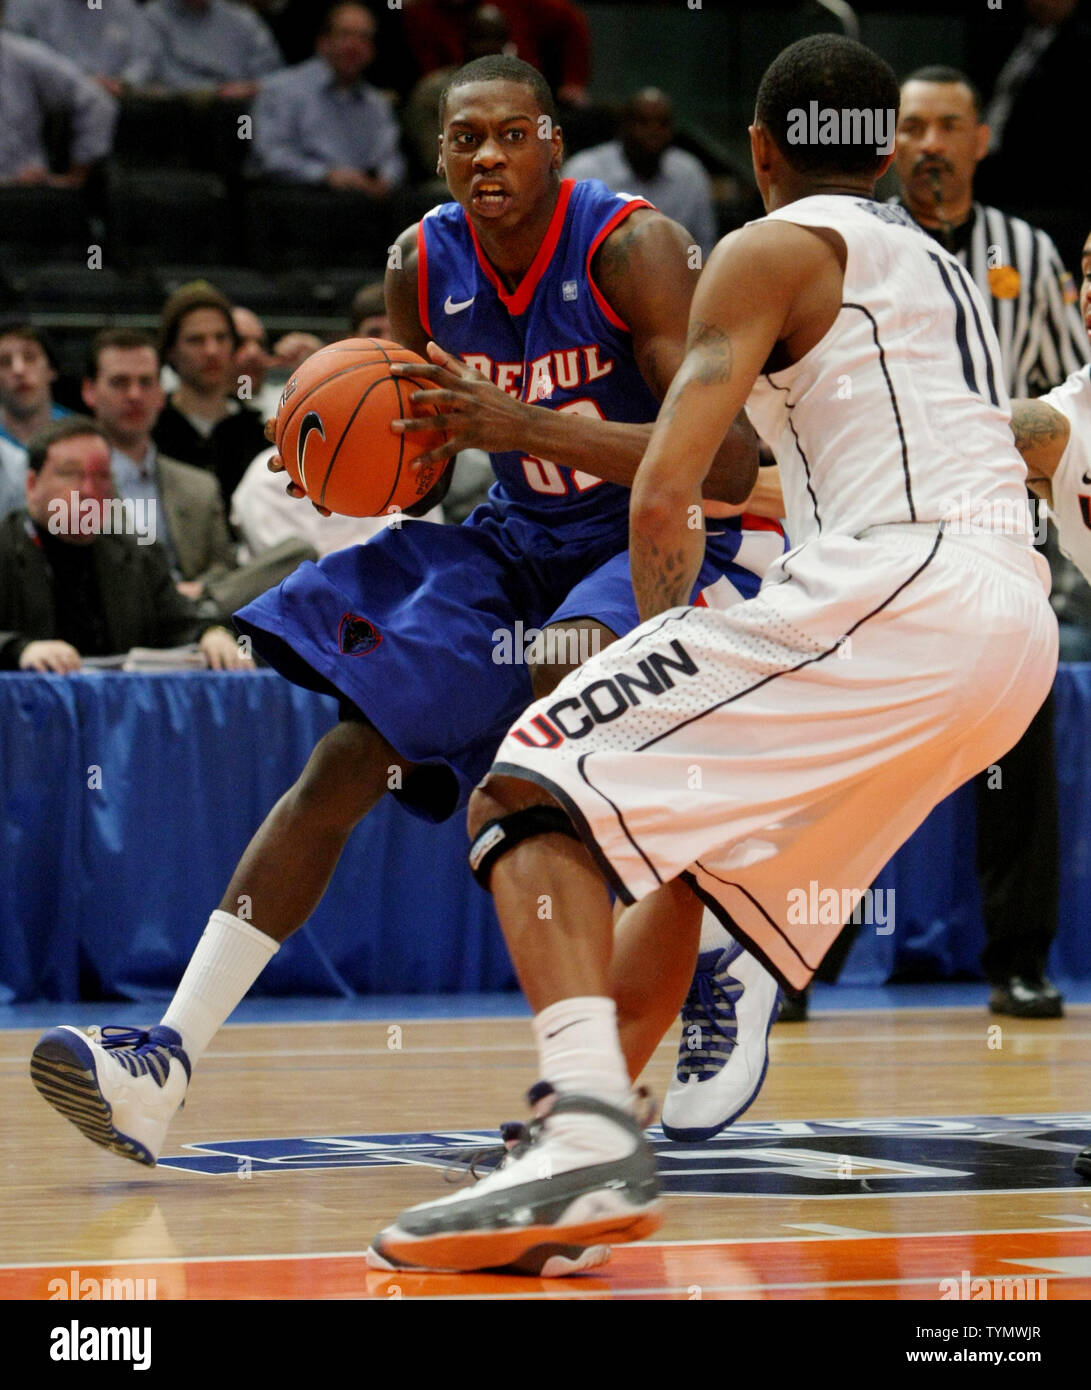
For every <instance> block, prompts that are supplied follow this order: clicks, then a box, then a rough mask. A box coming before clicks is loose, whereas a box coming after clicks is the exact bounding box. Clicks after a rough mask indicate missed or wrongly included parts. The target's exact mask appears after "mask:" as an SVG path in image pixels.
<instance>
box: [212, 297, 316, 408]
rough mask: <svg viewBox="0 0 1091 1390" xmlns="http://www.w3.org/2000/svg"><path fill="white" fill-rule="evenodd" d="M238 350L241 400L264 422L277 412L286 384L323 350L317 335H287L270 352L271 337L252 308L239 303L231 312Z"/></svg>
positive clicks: (237, 381) (237, 367)
mask: <svg viewBox="0 0 1091 1390" xmlns="http://www.w3.org/2000/svg"><path fill="white" fill-rule="evenodd" d="M231 319H232V322H233V323H234V325H235V334H236V337H237V339H238V344H239V345H238V347H237V348H236V349H235V380H236V383H237V394H238V397H239V400H240V401H250V402H251V404H252V405H253V407H254V409H255V410H256V411H257V412H258V414H259V415H260V416H261V418H262V419H263V420H269V419H271V418H272V416H274V415H275V414H276V413H277V407H278V406H279V405H280V392H281V389H282V387H283V386H284V383H285V382H286V381H287V380H288V378H289V377H290V376H291V374H292V373H293V372H294V371H295V369H296V368H297V367H298V366H299V364H300V363H301V362H304V361H305V360H306V359H307V358H308V357H310V355H311V353H312V352H317V351H318V349H319V348H320V347H322V345H323V344H322V339H321V338H319V337H318V336H317V334H314V333H300V332H298V331H296V332H293V333H285V334H284V336H283V337H282V338H279V339H278V340H277V344H276V346H275V347H274V348H273V351H272V352H270V351H269V334H268V333H267V332H266V331H265V325H264V324H263V323H262V321H261V319H260V318H258V316H257V314H255V313H254V311H253V309H244V308H243V307H242V306H241V305H239V304H236V305H235V307H234V308H233V309H232V310H231Z"/></svg>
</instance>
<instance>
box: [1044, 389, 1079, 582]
mask: <svg viewBox="0 0 1091 1390" xmlns="http://www.w3.org/2000/svg"><path fill="white" fill-rule="evenodd" d="M1040 399H1041V400H1043V401H1045V403H1046V404H1047V405H1051V406H1052V407H1053V409H1054V410H1059V411H1060V412H1061V414H1062V415H1063V416H1064V417H1065V419H1066V420H1067V421H1068V423H1069V434H1068V444H1067V445H1066V447H1065V451H1064V453H1063V454H1062V455H1061V461H1060V463H1058V465H1057V467H1056V469H1055V470H1054V473H1053V506H1052V507H1051V508H1050V511H1051V513H1052V516H1053V520H1054V522H1055V523H1056V526H1057V537H1058V539H1059V541H1060V545H1061V550H1062V551H1063V552H1064V554H1065V555H1067V556H1068V558H1069V559H1070V560H1071V561H1072V563H1073V564H1074V565H1075V566H1076V567H1077V568H1078V569H1079V570H1080V572H1081V573H1082V574H1083V576H1084V578H1085V579H1087V580H1088V581H1089V582H1091V367H1081V368H1080V370H1079V371H1078V372H1073V373H1072V375H1071V376H1070V377H1069V378H1068V380H1067V381H1062V382H1061V384H1060V386H1055V387H1054V388H1053V390H1052V391H1050V392H1048V393H1047V394H1046V395H1044V396H1042V397H1040Z"/></svg>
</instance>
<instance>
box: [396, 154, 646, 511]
mask: <svg viewBox="0 0 1091 1390" xmlns="http://www.w3.org/2000/svg"><path fill="white" fill-rule="evenodd" d="M650 206H651V204H650V203H648V202H646V201H645V200H644V199H643V198H634V197H631V196H629V195H628V194H618V193H611V192H610V190H609V189H608V188H607V187H606V185H605V184H603V183H600V182H599V181H598V180H597V179H588V180H586V181H584V182H580V183H575V182H573V180H571V179H565V180H564V181H563V182H562V184H561V187H560V194H559V196H558V198H557V206H556V208H555V210H554V213H553V217H552V220H551V221H550V224H549V228H548V230H547V231H546V234H545V238H544V240H543V241H542V245H541V247H540V249H539V251H538V254H537V255H536V256H535V258H534V262H533V264H532V265H531V267H530V269H529V270H528V271H527V273H526V275H525V276H524V277H523V280H522V282H521V283H520V284H519V285H518V286H517V288H516V289H515V290H513V291H511V292H510V293H509V292H508V291H507V290H506V289H505V288H504V285H503V282H502V281H501V280H500V277H499V276H498V275H497V273H496V271H495V270H494V269H493V267H492V265H491V264H490V262H489V260H488V258H487V257H486V255H485V253H484V251H483V250H482V249H481V246H480V244H479V242H478V240H477V236H476V234H475V233H474V229H473V226H472V225H471V223H470V222H469V220H468V219H467V217H466V214H465V212H464V211H463V210H462V208H461V207H460V206H459V205H458V203H444V204H443V205H442V206H440V207H437V208H433V209H432V211H431V212H429V213H428V214H426V216H425V217H423V218H422V219H421V222H420V226H419V229H418V232H417V252H418V256H417V285H418V301H419V309H420V320H421V324H422V326H423V328H424V330H425V332H426V333H427V334H428V335H429V337H431V338H433V339H434V340H435V341H436V342H437V343H439V345H440V347H442V348H444V349H445V350H446V351H447V352H449V353H451V354H452V355H453V356H456V357H460V358H462V360H463V361H464V362H467V363H468V364H469V365H470V366H473V367H476V368H477V369H478V371H480V372H481V374H482V375H483V376H487V377H488V378H489V380H490V381H492V382H493V383H494V384H495V385H497V386H499V387H500V388H501V389H502V390H504V391H507V392H509V393H510V394H511V395H513V396H518V397H519V399H520V400H523V401H527V402H529V403H531V404H535V405H543V406H547V407H549V408H550V409H553V410H569V411H573V412H578V413H579V414H582V415H592V416H597V417H598V418H599V419H605V420H621V421H627V422H630V423H637V424H644V423H646V422H647V421H650V420H654V419H655V417H656V415H657V414H658V412H659V402H658V401H657V400H656V398H655V396H654V395H653V394H652V392H651V391H650V390H649V389H648V385H647V383H646V382H645V380H644V378H643V377H642V376H641V374H640V371H639V369H638V368H637V365H636V362H635V360H634V358H633V340H632V336H631V334H630V333H629V329H628V327H627V326H626V324H625V323H624V322H623V321H622V320H621V318H619V317H618V315H617V314H616V313H615V312H614V310H613V309H612V308H611V307H610V305H609V304H608V303H607V301H606V299H605V297H604V296H603V294H602V293H601V291H600V290H599V288H598V286H597V285H596V284H595V282H594V279H593V278H592V275H591V261H592V260H593V258H594V255H595V252H596V251H597V250H598V248H599V247H600V246H601V245H602V243H603V241H604V240H605V238H606V237H607V236H609V234H610V233H611V232H612V231H613V230H614V228H615V227H616V226H618V224H619V223H621V222H623V221H624V220H625V218H626V217H628V216H629V214H630V213H632V212H634V211H635V210H636V209H637V208H647V207H650ZM492 464H493V468H494V469H495V471H496V476H497V479H498V482H497V485H496V486H495V487H494V488H493V496H494V498H496V499H497V500H498V501H502V502H503V503H505V504H506V505H514V506H516V507H517V508H518V509H519V510H520V511H522V512H523V513H524V514H526V515H529V516H534V517H540V518H541V519H543V520H545V521H547V522H548V523H550V524H551V525H557V524H558V523H560V524H562V525H567V524H568V523H570V522H573V523H578V522H580V521H583V520H585V519H586V520H592V519H593V520H594V521H595V522H596V523H599V524H601V523H602V522H603V521H604V520H608V519H610V518H613V517H620V518H625V517H627V516H628V510H629V490H628V488H624V487H618V486H617V485H616V484H614V483H604V482H602V481H601V479H599V478H595V477H593V476H592V475H591V474H589V473H581V472H576V471H574V470H572V469H569V468H563V467H559V466H557V465H556V464H553V463H551V462H549V461H548V460H547V459H538V458H532V457H531V456H529V455H527V454H523V453H519V452H514V451H513V452H507V453H499V454H493V455H492Z"/></svg>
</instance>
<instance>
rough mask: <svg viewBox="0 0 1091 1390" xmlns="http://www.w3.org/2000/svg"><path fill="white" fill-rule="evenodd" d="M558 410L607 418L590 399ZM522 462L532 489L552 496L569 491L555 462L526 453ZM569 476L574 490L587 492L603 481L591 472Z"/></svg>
mask: <svg viewBox="0 0 1091 1390" xmlns="http://www.w3.org/2000/svg"><path fill="white" fill-rule="evenodd" d="M557 411H558V414H561V415H589V416H590V417H591V418H592V419H593V420H605V419H606V416H605V415H603V413H602V411H601V410H600V409H599V408H598V406H597V405H596V404H595V402H594V401H589V400H579V401H569V402H568V404H567V405H562V406H558V407H557ZM522 464H523V475H524V477H525V478H526V480H527V486H528V487H529V488H531V490H532V491H534V492H544V493H546V494H547V495H548V496H550V497H563V496H564V495H565V493H566V492H567V491H568V483H567V482H566V481H565V477H564V474H563V473H562V472H561V470H560V469H559V468H558V467H557V465H556V464H555V463H550V461H549V460H548V459H539V458H535V457H534V456H533V455H532V454H524V455H523V458H522ZM569 477H570V478H571V481H572V490H573V492H587V491H588V489H589V488H593V487H598V485H599V483H601V482H602V479H601V478H596V477H594V476H593V475H592V474H591V473H580V472H572V473H570V474H569Z"/></svg>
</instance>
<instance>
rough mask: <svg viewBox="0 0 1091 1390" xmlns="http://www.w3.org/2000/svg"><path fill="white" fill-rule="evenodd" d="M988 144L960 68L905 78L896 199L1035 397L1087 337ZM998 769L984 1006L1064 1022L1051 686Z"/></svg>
mask: <svg viewBox="0 0 1091 1390" xmlns="http://www.w3.org/2000/svg"><path fill="white" fill-rule="evenodd" d="M988 143H989V128H988V126H987V125H985V124H984V123H983V122H982V120H981V99H980V96H979V94H978V92H977V91H976V89H975V88H974V86H973V84H972V83H971V82H970V80H969V79H968V78H967V77H966V76H965V75H964V74H963V73H961V72H958V71H957V70H956V69H954V68H947V67H925V68H919V69H918V70H917V71H916V72H914V73H912V74H910V76H909V77H908V78H907V79H906V81H905V82H904V84H903V85H902V89H901V111H900V114H899V117H898V127H897V150H896V155H895V166H896V168H897V171H898V177H899V180H900V182H901V189H902V192H901V197H900V199H896V200H894V201H897V202H900V203H901V204H902V206H903V207H904V208H905V209H906V210H907V211H908V212H909V214H910V215H911V216H912V217H913V219H914V220H915V221H916V222H917V223H918V224H919V225H920V226H921V227H922V228H923V229H924V230H925V231H926V232H928V233H929V235H930V236H933V237H935V238H936V240H937V241H939V242H941V243H942V244H943V245H944V246H946V247H947V249H948V250H949V251H951V252H952V253H953V254H954V255H956V256H957V257H958V259H959V260H960V261H961V262H962V264H963V265H964V266H966V268H967V269H968V270H969V272H970V274H971V275H972V276H973V278H974V280H975V282H976V284H977V286H978V288H979V289H980V291H981V293H982V295H983V297H984V299H985V302H986V303H987V304H988V306H989V310H990V313H991V315H992V321H993V327H994V328H995V329H996V334H997V337H998V338H999V340H1000V351H1001V354H1002V357H1003V361H1004V367H1005V371H1006V374H1007V388H1008V393H1009V395H1011V396H1013V397H1016V396H1039V395H1041V394H1042V393H1043V392H1045V391H1048V390H1050V389H1051V388H1052V387H1054V386H1057V385H1059V384H1060V382H1062V381H1063V380H1064V379H1065V377H1067V376H1068V375H1070V373H1072V372H1074V371H1077V370H1078V369H1079V368H1080V367H1082V366H1083V365H1084V363H1085V362H1087V361H1088V341H1087V334H1086V331H1085V330H1084V327H1083V323H1082V322H1081V320H1080V316H1079V312H1078V310H1077V307H1076V301H1077V292H1076V287H1075V285H1074V283H1073V281H1072V277H1071V276H1070V275H1069V274H1068V272H1067V271H1066V270H1065V267H1064V264H1063V262H1062V260H1061V258H1060V255H1059V254H1058V252H1057V248H1056V247H1055V246H1054V245H1053V242H1052V241H1051V240H1050V239H1049V237H1048V236H1047V235H1046V234H1045V232H1043V231H1041V230H1040V229H1039V228H1036V227H1032V226H1031V225H1030V224H1029V223H1028V222H1023V221H1021V220H1020V219H1019V218H1017V217H1009V216H1008V215H1007V214H1006V213H1003V212H1001V211H1000V210H999V209H998V208H993V207H985V206H984V205H983V204H981V203H977V202H975V201H974V197H973V180H974V171H975V169H976V168H977V165H978V163H979V161H980V160H981V159H982V158H983V157H984V155H985V153H986V150H987V148H988ZM999 766H1000V773H999V777H997V775H996V774H995V772H993V773H990V772H989V771H988V770H987V771H986V772H982V773H980V774H979V775H978V777H977V778H976V779H975V790H976V793H977V872H978V879H979V882H980V885H981V897H982V910H983V914H984V918H985V933H986V945H985V951H984V954H983V956H982V960H981V964H982V968H983V970H984V972H985V975H986V977H987V979H988V980H989V983H990V985H991V986H992V989H991V992H990V995H989V1008H990V1009H991V1010H992V1012H993V1013H998V1014H1013V1015H1015V1016H1016V1017H1020V1018H1060V1016H1061V1014H1062V1012H1063V1005H1062V1000H1061V996H1060V994H1059V993H1058V991H1057V990H1056V989H1055V988H1054V986H1053V985H1052V984H1050V982H1049V981H1048V980H1047V979H1046V976H1045V967H1046V959H1047V957H1048V955H1049V948H1050V946H1051V944H1052V942H1053V937H1054V935H1055V934H1056V930H1057V901H1058V879H1059V868H1058V841H1057V785H1056V769H1055V766H1054V760H1053V696H1052V694H1051V695H1050V696H1049V698H1048V699H1047V700H1046V702H1045V704H1044V705H1043V706H1042V708H1041V710H1040V711H1039V713H1038V714H1037V715H1036V716H1035V718H1034V721H1033V722H1032V723H1031V725H1030V728H1029V729H1028V730H1027V732H1026V733H1025V734H1024V735H1023V737H1022V739H1021V740H1020V741H1019V743H1017V744H1016V746H1015V747H1014V748H1013V749H1012V750H1011V751H1010V752H1009V753H1008V754H1006V755H1005V757H1004V759H1003V760H1002V762H1001V763H1000V765H999ZM1013 803H1014V805H1015V806H1016V807H1017V809H1014V808H1013Z"/></svg>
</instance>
